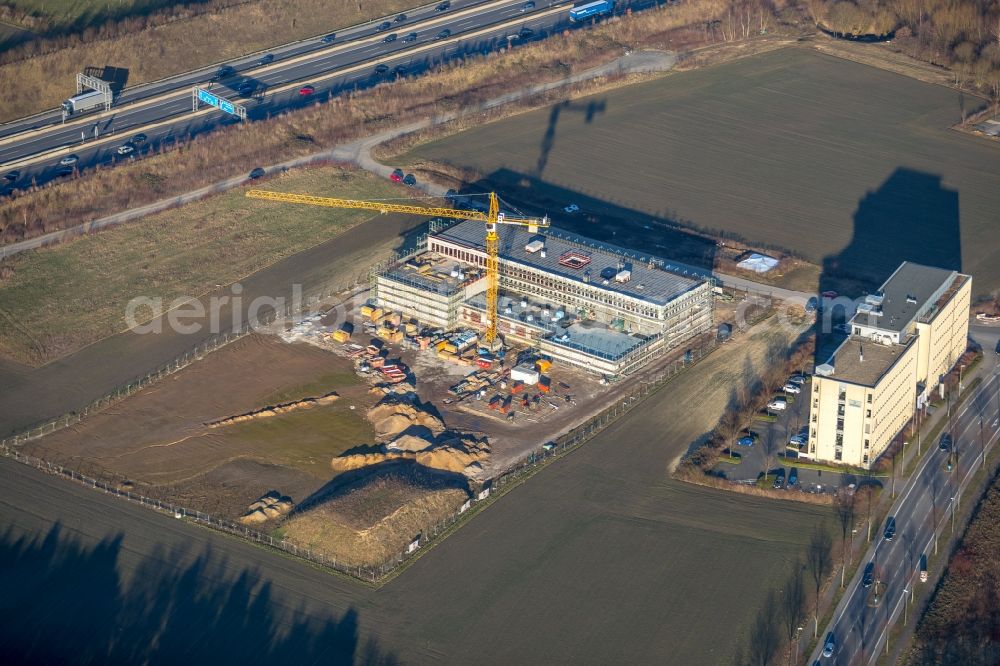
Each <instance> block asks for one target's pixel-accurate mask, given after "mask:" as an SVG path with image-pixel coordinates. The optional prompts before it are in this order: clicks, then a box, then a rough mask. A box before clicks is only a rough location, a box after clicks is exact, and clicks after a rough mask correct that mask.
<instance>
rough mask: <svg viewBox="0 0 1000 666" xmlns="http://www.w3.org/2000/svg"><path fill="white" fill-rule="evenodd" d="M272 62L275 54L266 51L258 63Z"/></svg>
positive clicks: (268, 63) (266, 63)
mask: <svg viewBox="0 0 1000 666" xmlns="http://www.w3.org/2000/svg"><path fill="white" fill-rule="evenodd" d="M329 36H330V35H327V36H326V37H329ZM326 37H324V38H323V39H326ZM330 41H331V42H332V41H333V40H332V39H331V40H330ZM272 62H274V54H273V53H265V54H264V55H262V56H261V57H260V59H259V60H258V61H257V64H258V65H270V64H271V63H272Z"/></svg>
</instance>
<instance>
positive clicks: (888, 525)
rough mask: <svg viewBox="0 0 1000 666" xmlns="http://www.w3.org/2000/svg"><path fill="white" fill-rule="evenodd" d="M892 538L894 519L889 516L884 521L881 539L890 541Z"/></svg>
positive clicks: (894, 525) (894, 529) (894, 526)
mask: <svg viewBox="0 0 1000 666" xmlns="http://www.w3.org/2000/svg"><path fill="white" fill-rule="evenodd" d="M894 536H896V517H895V516H889V517H888V518H887V519H886V521H885V531H884V532H882V537H883V538H884V539H885V540H886V541H892V538H893V537H894Z"/></svg>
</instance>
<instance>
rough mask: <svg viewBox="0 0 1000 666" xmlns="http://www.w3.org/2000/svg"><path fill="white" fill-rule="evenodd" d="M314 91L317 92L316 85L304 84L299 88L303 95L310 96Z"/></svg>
mask: <svg viewBox="0 0 1000 666" xmlns="http://www.w3.org/2000/svg"><path fill="white" fill-rule="evenodd" d="M314 92H316V87H315V86H302V87H301V88H299V94H300V95H302V96H303V97H308V96H309V95H312V94H313V93H314Z"/></svg>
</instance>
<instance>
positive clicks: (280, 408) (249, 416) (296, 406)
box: [206, 392, 340, 428]
mask: <svg viewBox="0 0 1000 666" xmlns="http://www.w3.org/2000/svg"><path fill="white" fill-rule="evenodd" d="M339 398H340V396H339V395H337V394H336V392H331V393H327V394H326V395H321V396H319V397H318V398H303V399H302V400H296V401H295V402H286V403H284V404H281V405H274V406H273V407H264V408H263V409H258V410H255V411H252V412H247V413H246V414H239V415H238V416H230V417H228V418H225V419H220V420H218V421H212V422H210V423H207V424H206V425H207V426H208V427H209V428H219V427H221V426H227V425H233V424H236V423H243V422H245V421H253V420H255V419H265V418H268V417H270V416H278V415H279V414H287V413H288V412H294V411H297V410H300V409H312V408H313V407H321V406H323V405H329V404H330V403H331V402H334V401H335V400H337V399H339Z"/></svg>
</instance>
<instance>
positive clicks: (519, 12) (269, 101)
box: [0, 0, 656, 194]
mask: <svg viewBox="0 0 1000 666" xmlns="http://www.w3.org/2000/svg"><path fill="white" fill-rule="evenodd" d="M655 4H656V3H655V2H653V1H650V0H634V1H633V2H619V3H618V4H617V5H616V12H624V11H626V10H627V9H630V8H631V9H633V10H638V9H642V8H645V7H648V6H654V5H655ZM571 5H572V2H570V1H566V0H563V1H561V2H559V1H556V2H551V3H544V2H538V4H537V6H535V7H531V8H526V6H525V3H524V1H523V0H513V1H512V0H494V1H487V2H483V1H482V0H474V1H473V0H464V1H463V0H455V1H454V2H452V4H451V5H450V7H449V8H448V9H447V10H443V11H441V10H438V9H437V5H428V6H426V7H423V8H421V9H419V10H415V11H412V12H409V13H408V14H407V15H406V19H405V20H402V21H399V22H396V21H395V19H394V18H393V17H387V18H386V19H381V20H375V21H372V22H370V23H367V24H364V25H361V26H355V27H354V28H350V29H347V30H344V31H342V32H341V33H339V34H337V36H336V38H335V39H334V41H333V42H332V43H330V44H326V43H323V42H322V41H321V40H318V39H314V40H311V41H306V42H298V43H295V44H290V45H287V46H284V47H280V48H277V49H274V50H272V51H270V52H269V53H271V54H273V55H274V56H275V58H274V60H273V61H272V62H270V63H268V64H263V65H259V64H258V62H259V61H260V58H261V57H262V55H263V54H254V55H253V56H248V57H246V58H243V59H241V60H239V61H235V62H233V63H226V64H228V65H230V66H232V67H233V68H234V70H235V73H234V74H232V75H228V76H225V77H224V78H223V79H222V80H220V81H216V82H212V81H211V79H212V78H213V76H214V75H215V74H216V72H217V71H218V66H213V67H211V68H203V69H200V70H198V71H194V72H190V73H187V74H184V75H181V76H177V77H173V78H171V79H167V80H164V81H160V82H155V83H150V84H146V85H142V86H137V87H135V88H127V89H126V90H125V91H124V92H123V93H122V94H121V95H120V97H119V98H118V99H117V100H116V102H115V105H114V106H113V107H112V108H111V110H110V111H94V112H90V113H85V114H81V115H80V117H78V118H77V117H73V116H71V117H70V118H69V119H68V120H67V121H66V122H65V123H62V122H61V119H62V116H61V113H60V112H59V111H58V110H54V111H50V112H48V113H45V114H40V115H37V116H33V117H31V118H27V119H23V120H20V121H15V122H13V123H9V124H7V125H3V126H0V169H2V170H3V172H5V173H9V174H11V175H12V178H11V179H10V180H4V181H0V182H2V183H3V184H2V185H0V187H2V188H5V189H4V190H3V191H0V194H2V193H9V192H10V191H12V190H13V189H16V188H19V187H26V186H27V185H28V184H30V183H31V182H32V180H34V181H35V182H37V183H39V184H40V183H44V182H46V181H48V180H51V179H54V178H58V177H63V176H67V175H70V174H71V173H72V171H73V169H74V168H76V169H85V168H87V167H90V166H94V165H96V164H110V163H113V162H115V161H116V160H119V161H120V160H128V159H133V158H134V157H135V153H133V154H132V155H129V156H122V155H118V154H117V149H118V147H119V146H121V145H122V144H124V143H126V142H127V141H129V140H130V139H131V138H132V137H134V136H135V135H136V134H137V133H140V132H141V133H143V134H145V135H146V140H145V142H143V143H142V144H141V145H138V146H137V152H141V151H149V150H154V149H155V148H156V147H157V146H160V145H169V144H171V143H173V142H176V141H179V140H183V139H186V138H187V137H189V136H193V135H197V134H200V133H203V132H207V131H211V130H212V129H215V128H217V127H219V126H220V125H224V124H227V123H232V122H239V121H238V119H237V118H236V117H235V116H231V115H228V114H226V113H224V112H222V111H219V110H217V109H215V108H213V107H209V106H204V105H201V107H200V109H199V110H198V111H197V112H194V111H193V110H192V99H191V90H192V86H194V85H196V84H200V85H202V86H203V87H205V88H207V89H210V90H211V92H213V93H215V94H218V95H221V96H222V97H224V98H226V99H229V100H230V101H233V102H237V103H240V104H243V105H244V106H245V107H246V109H247V117H248V120H250V121H253V120H256V119H262V118H266V117H268V116H269V115H271V114H274V113H277V112H280V111H284V110H288V109H294V108H300V107H303V106H307V105H309V104H312V103H315V102H316V101H317V100H325V99H328V98H329V97H331V96H333V95H337V94H339V93H341V92H344V91H347V90H354V89H359V88H364V87H370V86H373V85H377V84H379V83H381V82H384V81H387V80H392V79H393V78H395V77H397V76H409V75H415V74H419V73H421V72H423V71H426V70H427V69H428V68H430V67H432V66H434V65H437V64H439V63H441V62H444V61H446V60H449V59H454V58H457V57H464V56H468V55H470V54H474V53H483V52H488V51H490V50H495V49H498V48H501V47H505V46H508V45H512V44H513V45H517V44H519V43H523V42H526V41H529V40H535V39H544V38H545V37H547V36H548V35H550V34H553V33H554V32H561V31H563V30H564V29H567V28H569V27H570V26H571V25H572V24H571V23H570V21H569V7H570V6H571ZM384 22H389V23H390V24H391V27H389V28H383V27H382V26H380V24H382V23H384ZM443 31H450V33H445V32H443ZM410 33H415V34H416V37H415V39H413V40H412V41H404V38H406V37H407V36H408V35H409V34H410ZM390 34H392V35H396V38H395V39H394V40H393V41H390V42H386V41H385V39H386V38H387V36H388V35H390ZM379 65H385V66H386V67H385V68H379V70H377V69H376V67H378V66H379ZM382 69H388V71H381V70H382ZM306 85H309V86H311V87H312V91H311V92H310V93H308V94H304V93H303V91H302V88H303V86H306ZM241 86H246V87H247V89H248V90H246V91H244V95H242V96H241V94H240V92H239V90H240V88H241ZM249 88H252V92H250V91H249ZM72 92H73V88H72V86H71V84H70V82H67V96H69V93H72ZM71 156H75V157H76V158H77V161H76V162H75V164H72V165H67V164H62V165H61V164H60V160H63V159H64V158H71ZM14 175H16V178H13V176H14Z"/></svg>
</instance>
